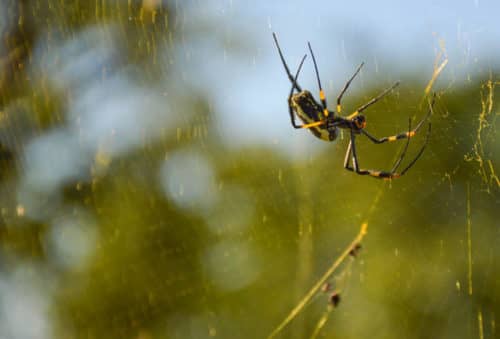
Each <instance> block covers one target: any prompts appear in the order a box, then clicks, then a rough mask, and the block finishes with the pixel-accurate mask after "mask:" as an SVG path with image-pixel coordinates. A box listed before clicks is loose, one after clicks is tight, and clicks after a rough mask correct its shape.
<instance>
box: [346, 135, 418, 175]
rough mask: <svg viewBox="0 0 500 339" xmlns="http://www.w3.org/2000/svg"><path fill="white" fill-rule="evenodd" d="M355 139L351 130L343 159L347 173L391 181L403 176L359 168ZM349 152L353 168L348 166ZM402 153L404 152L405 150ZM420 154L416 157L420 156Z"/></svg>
mask: <svg viewBox="0 0 500 339" xmlns="http://www.w3.org/2000/svg"><path fill="white" fill-rule="evenodd" d="M355 138H356V137H355V134H354V132H353V131H352V130H351V141H350V142H349V146H348V147H347V152H346V156H345V159H344V168H345V169H347V170H349V171H353V172H355V173H356V174H359V175H369V176H371V177H374V178H379V179H393V178H398V177H400V176H401V175H403V174H400V173H393V172H387V171H376V170H371V169H361V168H360V167H359V161H358V155H357V153H356V143H355ZM351 151H352V164H353V167H354V168H353V167H350V166H349V156H350V154H351ZM404 152H406V150H405V151H404ZM421 153H422V152H420V154H421ZM420 154H419V155H418V156H420ZM417 159H418V158H417ZM415 161H416V160H415V159H414V160H413V161H412V162H411V165H413V164H414V163H415ZM409 167H411V166H409ZM409 167H408V168H405V169H404V171H405V172H406V171H407V170H408V169H409ZM402 173H403V172H402Z"/></svg>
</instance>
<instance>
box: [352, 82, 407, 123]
mask: <svg viewBox="0 0 500 339" xmlns="http://www.w3.org/2000/svg"><path fill="white" fill-rule="evenodd" d="M397 86H399V81H396V82H395V83H394V84H393V85H392V86H391V87H389V88H386V89H385V90H384V91H383V92H382V93H380V94H379V95H377V96H376V97H375V98H373V99H371V100H370V101H368V102H367V103H366V104H364V105H363V106H361V107H359V108H358V109H357V110H355V111H354V113H352V114H351V115H349V116H348V117H346V118H347V119H352V118H354V117H355V116H356V115H358V114H359V113H361V112H363V111H364V110H365V109H367V108H368V107H370V106H371V105H373V104H374V103H376V102H377V101H379V100H380V99H382V98H383V97H384V96H386V95H387V94H388V93H389V92H390V91H392V90H393V89H394V88H396V87H397Z"/></svg>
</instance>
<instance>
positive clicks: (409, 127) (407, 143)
mask: <svg viewBox="0 0 500 339" xmlns="http://www.w3.org/2000/svg"><path fill="white" fill-rule="evenodd" d="M410 131H411V118H408V133H410ZM410 139H411V138H407V139H406V144H405V147H404V148H403V150H402V151H401V154H400V155H399V157H398V160H396V162H395V163H394V166H392V169H391V173H395V172H396V171H397V169H398V167H399V165H401V161H403V158H404V157H405V155H406V151H407V150H408V146H409V145H410Z"/></svg>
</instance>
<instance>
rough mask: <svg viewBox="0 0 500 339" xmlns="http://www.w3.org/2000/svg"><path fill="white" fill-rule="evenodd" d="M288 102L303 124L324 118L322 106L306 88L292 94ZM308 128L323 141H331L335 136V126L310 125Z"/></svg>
mask: <svg viewBox="0 0 500 339" xmlns="http://www.w3.org/2000/svg"><path fill="white" fill-rule="evenodd" d="M290 104H291V106H292V108H293V110H294V112H295V113H296V114H297V116H298V117H299V118H300V120H302V122H304V124H310V123H314V122H318V121H322V120H324V119H326V117H325V115H324V114H323V107H321V105H320V104H319V103H318V102H317V101H316V100H315V99H314V97H313V96H312V94H311V92H309V91H307V90H306V91H302V92H299V93H297V94H294V95H293V96H292V97H291V99H290ZM309 130H310V131H311V133H312V134H313V135H314V136H316V137H318V138H320V139H322V140H325V141H333V140H335V139H336V138H337V128H335V127H328V124H323V125H320V126H315V127H310V128H309Z"/></svg>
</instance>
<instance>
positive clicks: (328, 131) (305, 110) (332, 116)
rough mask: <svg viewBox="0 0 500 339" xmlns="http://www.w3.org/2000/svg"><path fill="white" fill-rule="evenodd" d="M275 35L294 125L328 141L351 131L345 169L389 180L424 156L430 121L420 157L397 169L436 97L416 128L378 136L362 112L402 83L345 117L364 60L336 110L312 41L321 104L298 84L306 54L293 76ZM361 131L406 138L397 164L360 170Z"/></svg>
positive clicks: (385, 139)
mask: <svg viewBox="0 0 500 339" xmlns="http://www.w3.org/2000/svg"><path fill="white" fill-rule="evenodd" d="M273 37H274V42H275V43H276V47H277V48H278V53H279V55H280V58H281V62H282V63H283V66H284V67H285V71H286V73H287V75H288V78H289V79H290V82H291V83H292V88H291V90H290V94H289V96H288V111H289V114H290V120H291V122H292V126H293V127H294V128H306V129H309V130H310V131H311V132H312V133H313V134H314V135H315V136H316V137H318V138H320V139H322V140H326V141H333V140H335V139H336V138H337V135H338V131H339V129H346V130H349V133H350V141H349V145H348V146H347V152H346V156H345V161H344V168H346V169H347V170H349V171H353V172H355V173H357V174H361V175H370V176H372V177H376V178H386V179H392V178H398V177H400V176H402V175H403V174H405V173H406V171H408V170H409V169H410V168H411V167H412V166H413V164H415V162H416V161H417V159H418V158H419V157H420V156H421V155H422V153H423V151H424V149H425V146H426V145H427V142H428V141H429V135H430V131H431V124H430V123H429V125H428V126H429V127H428V130H427V134H426V139H425V142H424V145H423V146H422V147H421V148H420V151H419V152H418V154H417V156H416V157H415V158H414V159H413V160H412V161H410V163H409V164H408V165H407V166H406V167H405V168H404V169H403V170H402V171H400V172H397V169H398V168H399V165H400V164H401V161H402V160H403V158H404V156H405V154H406V150H407V149H408V144H409V142H410V138H411V137H413V136H414V135H415V134H416V133H417V131H418V130H419V129H420V127H421V126H422V125H423V123H424V121H426V120H427V119H428V117H429V116H430V114H431V112H432V107H433V106H434V97H433V98H432V102H431V103H430V104H429V112H428V114H427V116H426V117H425V118H424V119H422V120H421V121H420V122H419V123H418V124H417V126H416V127H415V128H414V129H413V130H412V129H411V122H410V123H409V126H408V131H407V132H402V133H399V134H396V135H393V136H389V137H384V138H376V137H374V136H373V135H371V134H370V133H368V132H367V131H366V130H365V127H366V118H365V116H364V115H362V114H361V112H362V111H364V110H365V109H367V108H368V107H370V106H371V105H373V104H374V103H376V102H377V101H379V100H380V99H381V98H382V97H384V96H385V95H386V94H387V93H389V92H391V91H392V90H393V89H394V88H395V87H396V86H398V85H399V82H396V83H394V84H393V85H392V86H391V87H389V88H387V89H386V90H384V91H382V93H380V94H379V95H377V96H376V97H375V98H373V99H371V100H370V101H368V102H367V103H366V104H364V105H362V106H361V107H359V108H358V109H357V110H355V111H354V112H353V113H352V114H350V115H349V116H347V117H342V116H340V113H341V111H342V97H343V95H344V93H345V92H346V91H347V89H348V88H349V85H350V84H351V82H352V80H354V78H355V77H356V75H358V73H359V71H360V70H361V68H362V67H363V65H364V63H361V65H359V67H358V69H357V70H356V72H354V75H353V76H352V77H351V78H350V79H349V80H348V81H347V82H346V84H345V85H344V88H343V89H342V91H341V92H340V94H339V96H338V97H337V112H333V111H329V110H328V108H327V103H326V97H325V93H324V91H323V88H322V87H321V81H320V78H319V72H318V66H317V64H316V59H315V57H314V53H313V51H312V48H311V44H309V43H308V47H309V52H310V53H311V57H312V59H313V64H314V70H315V71H316V79H317V81H318V87H319V98H320V101H321V103H319V102H317V101H316V99H314V97H313V95H312V94H311V92H309V91H307V90H303V89H302V88H301V87H300V86H299V84H298V83H297V78H298V76H299V73H300V69H301V68H302V65H303V63H304V60H305V59H306V56H307V55H304V57H303V58H302V60H301V62H300V64H299V67H298V69H297V73H296V74H295V76H293V75H292V73H290V70H289V69H288V65H287V64H286V62H285V58H284V57H283V53H282V52H281V48H280V46H279V44H278V39H277V38H276V34H275V33H273ZM296 116H297V117H299V119H300V120H301V121H302V122H303V124H302V125H298V124H297V123H296V122H295V117H296ZM359 134H363V135H365V136H366V137H367V138H368V139H370V140H371V141H372V142H374V143H376V144H381V143H384V142H390V141H396V140H400V139H407V141H406V145H405V147H404V149H403V151H402V152H401V155H400V156H399V158H398V159H397V161H396V163H395V164H394V166H393V167H392V169H391V170H390V171H375V170H368V169H361V168H360V167H359V162H358V156H357V153H356V145H355V138H356V135H359ZM351 155H352V166H351V165H350V164H349V160H350V159H351Z"/></svg>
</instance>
